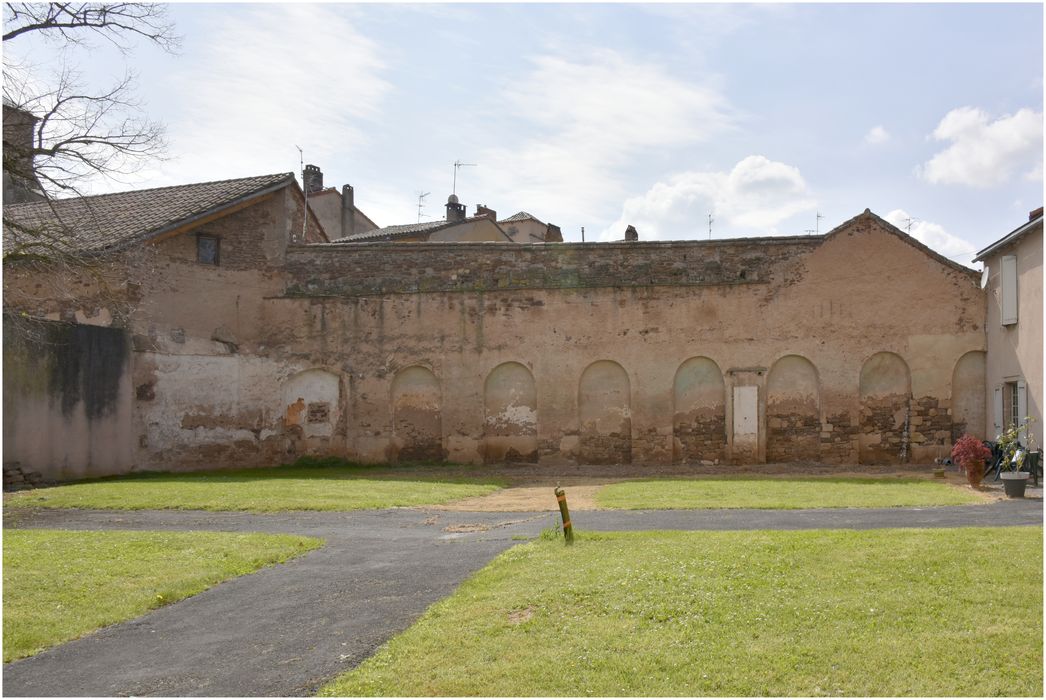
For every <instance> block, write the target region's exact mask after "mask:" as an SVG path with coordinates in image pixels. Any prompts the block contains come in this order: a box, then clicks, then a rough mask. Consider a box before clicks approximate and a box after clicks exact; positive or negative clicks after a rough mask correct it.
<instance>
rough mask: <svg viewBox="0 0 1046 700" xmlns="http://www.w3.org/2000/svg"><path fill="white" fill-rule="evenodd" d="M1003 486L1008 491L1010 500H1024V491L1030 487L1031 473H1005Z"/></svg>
mask: <svg viewBox="0 0 1046 700" xmlns="http://www.w3.org/2000/svg"><path fill="white" fill-rule="evenodd" d="M999 476H1000V477H1002V485H1003V487H1004V488H1005V489H1006V495H1007V496H1009V497H1010V498H1024V489H1025V488H1027V486H1028V477H1029V476H1031V473H1030V472H1003V473H1002V474H1000V475H999Z"/></svg>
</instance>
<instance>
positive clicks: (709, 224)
mask: <svg viewBox="0 0 1046 700" xmlns="http://www.w3.org/2000/svg"><path fill="white" fill-rule="evenodd" d="M713 221H715V219H713V218H712V214H711V213H710V214H709V215H708V240H712V222H713Z"/></svg>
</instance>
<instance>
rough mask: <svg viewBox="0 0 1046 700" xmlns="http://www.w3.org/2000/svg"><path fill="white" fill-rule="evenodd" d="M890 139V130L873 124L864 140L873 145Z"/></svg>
mask: <svg viewBox="0 0 1046 700" xmlns="http://www.w3.org/2000/svg"><path fill="white" fill-rule="evenodd" d="M889 140H890V132H888V131H887V130H886V129H884V128H883V127H882V126H881V125H880V126H873V127H872V129H871V130H870V131H869V132H868V133H867V134H865V135H864V142H865V143H868V144H872V145H876V144H880V143H886V142H887V141H889Z"/></svg>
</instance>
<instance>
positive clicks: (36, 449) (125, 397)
mask: <svg viewBox="0 0 1046 700" xmlns="http://www.w3.org/2000/svg"><path fill="white" fill-rule="evenodd" d="M132 411H133V404H132V398H131V377H130V348H129V342H128V338H127V334H126V333H125V332H123V331H121V330H118V329H112V328H100V327H97V326H85V325H79V324H70V323H56V322H52V321H26V320H24V319H11V318H9V317H7V316H5V318H4V464H5V471H6V470H7V465H12V466H16V467H17V468H19V469H23V470H26V471H34V472H37V473H39V474H40V475H41V477H42V478H43V479H44V480H46V481H68V480H72V479H82V478H87V477H95V476H105V475H109V474H119V473H122V472H126V471H129V470H130V469H131V468H132V467H133V463H134V460H133V449H132V444H133V431H132Z"/></svg>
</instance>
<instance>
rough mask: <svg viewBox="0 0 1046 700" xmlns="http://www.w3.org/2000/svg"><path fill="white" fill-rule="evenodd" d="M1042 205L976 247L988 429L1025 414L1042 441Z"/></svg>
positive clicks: (995, 431)
mask: <svg viewBox="0 0 1046 700" xmlns="http://www.w3.org/2000/svg"><path fill="white" fill-rule="evenodd" d="M1042 216H1043V213H1042V207H1040V208H1038V209H1036V210H1035V211H1032V212H1031V213H1030V214H1029V216H1028V221H1027V222H1026V223H1024V224H1022V225H1021V226H1018V227H1017V228H1016V229H1014V230H1013V231H1011V232H1010V233H1008V234H1006V236H1004V237H1003V238H1001V239H999V240H998V241H996V242H995V243H992V244H991V245H990V246H988V247H987V248H985V249H984V250H982V251H980V252H979V253H977V260H978V261H980V262H983V263H984V266H985V273H984V287H985V293H986V296H987V319H986V323H985V330H986V332H987V347H988V352H987V357H986V367H985V391H986V398H985V401H986V405H987V406H988V407H990V411H989V412H988V416H987V418H988V421H987V423H986V426H985V432H986V435H987V436H988V439H993V438H994V437H995V436H996V435H998V434H999V433H1000V432H1002V430H1003V429H1005V428H1006V427H1008V426H1010V425H1012V424H1014V423H1018V424H1019V423H1020V422H1022V421H1023V420H1024V418H1026V417H1031V418H1032V420H1033V421H1034V422H1033V423H1032V424H1031V427H1030V428H1029V434H1030V435H1031V436H1032V437H1033V438H1034V440H1035V445H1036V446H1037V447H1042V445H1043V442H1042V440H1043V424H1042V401H1043V394H1042V362H1043V358H1042V340H1043V335H1042V334H1043V327H1042V323H1043V307H1042Z"/></svg>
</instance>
